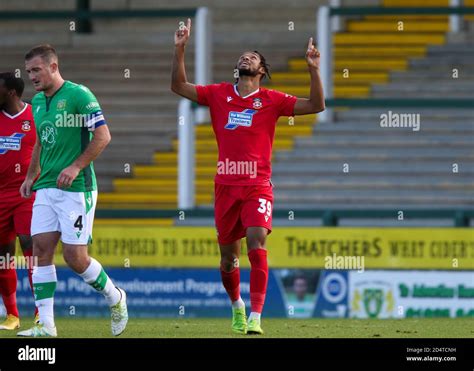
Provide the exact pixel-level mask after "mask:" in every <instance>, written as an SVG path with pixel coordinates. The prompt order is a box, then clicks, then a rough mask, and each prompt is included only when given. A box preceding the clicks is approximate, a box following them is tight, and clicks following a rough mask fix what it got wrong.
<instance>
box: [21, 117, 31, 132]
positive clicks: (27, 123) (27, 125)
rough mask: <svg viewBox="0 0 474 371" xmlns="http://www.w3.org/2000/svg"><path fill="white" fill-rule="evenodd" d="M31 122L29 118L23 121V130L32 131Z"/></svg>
mask: <svg viewBox="0 0 474 371" xmlns="http://www.w3.org/2000/svg"><path fill="white" fill-rule="evenodd" d="M30 124H31V122H30V121H29V120H25V121H23V122H22V123H21V130H23V131H30V130H31V125H30Z"/></svg>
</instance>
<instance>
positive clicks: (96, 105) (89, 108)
mask: <svg viewBox="0 0 474 371" xmlns="http://www.w3.org/2000/svg"><path fill="white" fill-rule="evenodd" d="M93 108H99V103H97V102H90V103H89V104H88V105H87V106H86V109H87V110H91V109H93Z"/></svg>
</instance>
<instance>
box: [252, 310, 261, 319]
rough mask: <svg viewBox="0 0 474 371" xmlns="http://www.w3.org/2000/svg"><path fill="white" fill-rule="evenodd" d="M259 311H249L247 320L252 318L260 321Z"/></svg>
mask: <svg viewBox="0 0 474 371" xmlns="http://www.w3.org/2000/svg"><path fill="white" fill-rule="evenodd" d="M260 315H261V314H260V313H257V312H250V316H249V321H251V320H253V319H256V320H257V321H260Z"/></svg>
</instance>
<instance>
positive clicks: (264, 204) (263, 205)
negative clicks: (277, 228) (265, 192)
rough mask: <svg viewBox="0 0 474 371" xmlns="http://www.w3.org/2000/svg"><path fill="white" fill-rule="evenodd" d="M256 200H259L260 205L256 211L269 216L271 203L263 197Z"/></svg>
mask: <svg viewBox="0 0 474 371" xmlns="http://www.w3.org/2000/svg"><path fill="white" fill-rule="evenodd" d="M258 202H260V207H259V208H258V209H257V211H258V212H259V213H262V214H265V213H266V214H267V215H268V216H270V215H271V214H272V203H271V202H270V201H267V200H265V199H264V198H259V199H258Z"/></svg>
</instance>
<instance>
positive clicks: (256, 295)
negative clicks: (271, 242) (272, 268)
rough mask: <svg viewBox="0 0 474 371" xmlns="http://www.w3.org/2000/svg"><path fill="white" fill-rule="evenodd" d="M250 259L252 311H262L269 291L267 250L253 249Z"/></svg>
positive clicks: (250, 252)
mask: <svg viewBox="0 0 474 371" xmlns="http://www.w3.org/2000/svg"><path fill="white" fill-rule="evenodd" d="M248 255H249V260H250V266H251V270H250V303H251V308H252V312H257V313H262V309H263V304H264V303H265V294H266V293H267V283H268V263H267V250H265V249H252V250H250V251H249V253H248Z"/></svg>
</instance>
